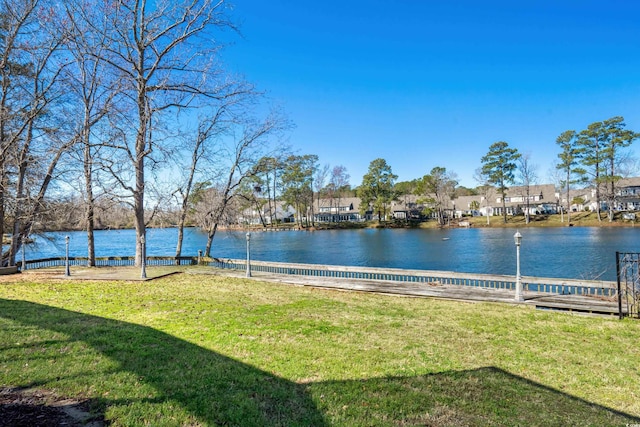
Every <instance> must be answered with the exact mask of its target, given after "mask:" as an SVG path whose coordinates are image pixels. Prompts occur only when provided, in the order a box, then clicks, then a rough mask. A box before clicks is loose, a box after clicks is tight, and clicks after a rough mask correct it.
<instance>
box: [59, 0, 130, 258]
mask: <svg viewBox="0 0 640 427" xmlns="http://www.w3.org/2000/svg"><path fill="white" fill-rule="evenodd" d="M93 6H94V5H93V4H92V3H88V2H85V1H68V2H66V3H65V15H66V18H67V19H66V22H67V23H68V29H67V32H68V34H67V40H68V43H67V48H68V52H69V55H70V57H71V60H72V65H71V66H70V67H68V70H67V71H68V72H67V73H66V79H67V84H68V88H69V90H70V92H71V94H72V96H73V100H74V104H75V110H76V111H71V112H70V113H71V114H69V117H71V118H74V117H77V124H76V125H75V127H76V129H77V130H76V132H77V134H78V135H77V140H78V143H79V148H80V152H79V157H80V160H79V163H81V164H82V175H83V181H84V187H83V188H82V193H83V194H84V199H85V200H84V206H85V216H84V224H85V229H86V232H87V266H88V267H92V266H94V265H95V237H94V229H95V203H96V195H95V192H94V186H95V183H94V181H95V179H94V175H95V173H96V172H95V166H96V164H97V163H98V162H99V156H100V154H101V151H105V148H107V147H106V144H105V141H103V140H102V138H100V136H99V135H96V134H95V132H94V128H95V127H96V125H97V124H98V123H99V122H100V121H101V120H103V119H104V117H105V116H106V115H107V114H108V113H110V112H111V110H112V102H113V100H114V99H115V98H117V95H118V85H117V82H115V81H113V80H112V79H110V77H112V75H111V74H109V73H107V72H106V63H105V62H104V61H103V60H102V58H104V56H105V54H104V53H105V50H106V47H107V39H106V36H107V32H108V30H109V29H108V28H105V27H98V26H96V25H95V22H100V21H101V20H102V19H101V17H100V16H99V15H98V16H97V15H96V14H95V13H96V11H95V10H94V8H93Z"/></svg>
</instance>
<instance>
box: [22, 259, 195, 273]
mask: <svg viewBox="0 0 640 427" xmlns="http://www.w3.org/2000/svg"><path fill="white" fill-rule="evenodd" d="M145 260H146V261H145V262H146V264H147V265H149V266H163V265H198V257H187V256H180V257H168V256H164V257H163V256H148V257H146V258H145ZM87 262H88V259H87V257H69V266H86V265H87ZM135 262H136V259H135V257H132V256H122V257H120V256H110V257H100V258H96V263H95V266H96V267H133V266H135ZM65 265H66V261H65V258H43V259H34V260H28V261H25V265H22V261H21V262H19V263H18V267H20V270H33V269H38V268H49V267H63V266H65Z"/></svg>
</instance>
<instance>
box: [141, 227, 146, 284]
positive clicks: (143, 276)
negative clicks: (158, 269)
mask: <svg viewBox="0 0 640 427" xmlns="http://www.w3.org/2000/svg"><path fill="white" fill-rule="evenodd" d="M146 258H147V253H146V247H145V240H144V235H142V236H140V278H141V279H146V278H147V259H146Z"/></svg>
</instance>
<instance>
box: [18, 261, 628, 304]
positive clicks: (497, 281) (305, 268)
mask: <svg viewBox="0 0 640 427" xmlns="http://www.w3.org/2000/svg"><path fill="white" fill-rule="evenodd" d="M64 265H65V258H63V257H62V258H46V259H39V260H29V261H26V263H25V265H24V267H23V266H21V263H19V264H18V266H19V267H21V269H22V268H24V269H37V268H49V267H61V266H64ZM69 265H71V266H86V265H87V258H86V257H70V258H69ZM134 265H135V258H134V257H102V258H96V266H97V267H106V266H110V267H121V266H134ZM146 265H147V266H176V265H179V266H185V265H193V266H194V265H201V266H209V267H215V268H220V269H231V270H241V271H245V270H247V263H246V260H233V259H218V258H214V259H211V258H199V257H185V256H183V257H169V256H167V257H160V256H149V257H147V258H146ZM251 271H253V272H263V273H270V274H280V275H297V276H307V277H318V278H332V279H352V280H376V281H387V282H403V283H426V284H438V285H457V286H471V287H478V288H487V289H506V290H515V286H516V282H515V277H513V276H501V275H490V274H479V273H478V274H476V273H457V272H452V271H431V270H402V269H393V268H375V267H350V266H338V265H320V264H292V263H280V262H266V261H254V260H252V261H251ZM522 283H523V289H524V290H525V291H530V292H540V293H548V294H560V295H590V296H598V297H604V298H614V297H617V286H616V283H615V282H607V281H596V280H577V279H554V278H543V277H531V276H522Z"/></svg>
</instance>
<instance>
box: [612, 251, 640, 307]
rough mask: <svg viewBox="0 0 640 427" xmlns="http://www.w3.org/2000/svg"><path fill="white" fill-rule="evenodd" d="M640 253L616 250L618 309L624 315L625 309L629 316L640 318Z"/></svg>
mask: <svg viewBox="0 0 640 427" xmlns="http://www.w3.org/2000/svg"><path fill="white" fill-rule="evenodd" d="M639 264H640V253H635V252H616V271H617V276H618V311H619V313H620V318H622V317H623V309H624V308H625V307H626V309H627V310H626V312H627V315H628V316H629V317H636V318H640V269H639V268H638V267H639Z"/></svg>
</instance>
